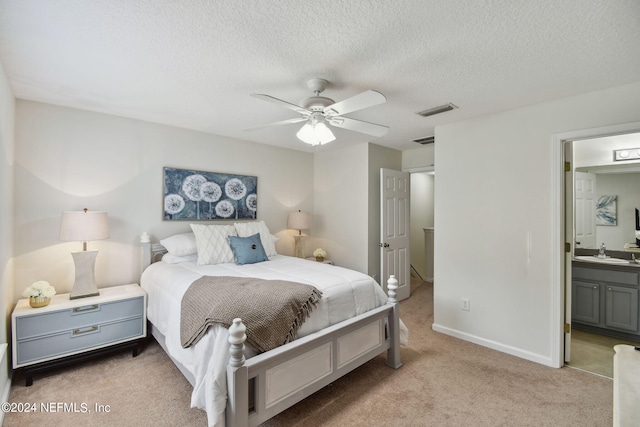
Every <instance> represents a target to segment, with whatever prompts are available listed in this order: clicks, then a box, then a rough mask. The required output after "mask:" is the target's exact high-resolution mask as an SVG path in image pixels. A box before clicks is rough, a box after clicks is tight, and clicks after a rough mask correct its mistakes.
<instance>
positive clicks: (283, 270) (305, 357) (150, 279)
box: [140, 221, 404, 426]
mask: <svg viewBox="0 0 640 427" xmlns="http://www.w3.org/2000/svg"><path fill="white" fill-rule="evenodd" d="M247 224H248V225H247ZM247 224H244V225H243V224H240V225H238V224H236V226H238V227H237V228H235V230H236V231H239V232H238V233H237V234H238V235H239V236H242V235H247V234H251V233H253V232H255V231H258V233H254V234H253V235H252V236H251V237H253V238H255V237H256V235H258V236H259V238H260V242H262V243H264V247H265V250H266V251H265V255H269V256H268V257H266V260H265V261H263V262H253V263H245V264H241V265H239V264H237V263H236V262H237V260H238V259H239V258H237V259H236V257H235V255H236V253H235V252H233V251H232V252H233V259H232V262H229V258H228V254H227V255H225V256H226V258H225V256H223V257H222V258H220V257H219V256H218V255H215V256H214V258H216V257H217V259H216V260H217V261H227V262H214V263H207V261H211V259H209V260H207V259H204V260H203V259H202V258H203V254H205V252H206V248H204V247H203V246H202V245H196V246H197V250H196V254H188V255H186V256H185V255H184V254H182V253H180V254H179V255H176V254H177V253H178V252H179V251H176V250H175V249H176V248H173V249H171V248H169V249H171V250H168V249H167V246H169V247H171V246H172V244H169V243H170V242H169V241H168V240H167V239H164V240H162V241H161V244H151V243H149V242H143V243H142V250H143V256H142V266H143V273H142V277H141V282H140V283H141V286H142V288H143V289H144V290H145V291H146V292H147V294H148V298H147V301H148V306H147V314H148V319H149V322H150V323H151V328H150V329H151V333H152V335H153V336H154V338H155V339H156V340H157V341H158V343H160V345H161V346H162V347H163V349H164V350H165V352H166V353H167V354H168V355H169V356H170V358H171V359H172V360H173V362H174V363H175V364H176V366H177V367H178V368H179V369H180V371H181V372H182V373H183V375H184V376H185V377H186V378H187V379H188V380H189V382H190V383H191V385H192V386H193V388H194V389H193V393H192V396H191V406H192V407H198V408H201V409H204V410H205V411H206V413H207V418H208V424H209V425H211V426H223V425H226V426H256V425H258V424H260V423H262V422H264V421H266V420H268V419H269V418H272V417H273V416H275V415H276V414H278V413H280V412H282V411H283V410H285V409H287V408H289V407H291V406H293V405H294V404H295V403H297V402H299V401H300V400H302V399H304V398H305V397H307V396H309V395H311V394H312V393H314V392H316V391H318V390H319V389H321V388H322V387H324V386H326V385H328V384H330V383H331V382H333V381H335V380H336V379H338V378H340V377H341V376H343V375H345V374H346V373H348V372H350V371H352V370H353V369H355V368H356V367H358V366H360V365H362V364H363V363H365V362H367V361H369V360H371V359H372V358H374V357H375V356H377V355H378V354H381V353H384V352H386V353H387V362H386V363H387V365H389V366H391V367H392V368H394V369H397V368H399V367H400V366H401V365H402V364H401V362H400V329H401V321H400V319H399V310H398V303H397V301H396V300H395V289H397V281H396V280H395V279H394V278H393V276H391V278H390V280H389V281H388V289H389V295H388V296H387V295H385V294H384V292H383V291H382V288H381V287H380V285H378V284H377V283H376V282H375V281H374V280H373V279H372V278H370V277H369V276H367V275H365V274H362V273H359V272H356V271H353V270H349V269H346V268H341V267H337V266H332V265H328V264H324V263H319V262H315V261H309V260H305V259H300V258H294V257H289V256H284V255H279V254H277V253H276V252H275V245H272V243H273V241H272V238H273V236H271V234H270V233H269V232H268V229H267V228H266V225H264V223H263V222H261V221H258V222H252V223H247ZM202 227H206V228H207V230H215V233H213V234H214V235H211V234H208V235H205V237H202V233H198V230H197V228H194V236H195V237H197V242H198V243H201V242H202V241H203V240H205V239H207V240H208V241H209V243H210V242H211V241H212V240H215V241H217V242H218V243H220V236H221V235H222V236H224V235H225V233H232V232H233V230H232V228H230V227H234V226H215V225H206V226H205V225H203V226H202ZM243 227H245V229H243ZM247 227H248V228H247ZM200 230H202V229H200ZM230 230H232V231H230ZM216 233H217V234H216ZM188 235H189V233H183V235H181V238H183V239H184V238H187V237H185V236H188ZM172 237H173V236H172ZM245 237H246V238H249V237H250V236H245ZM189 238H190V236H189ZM162 243H164V244H166V245H163V244H162ZM219 246H222V247H223V249H224V250H226V248H224V243H221V244H220V245H219ZM254 246H255V245H254ZM192 249H193V248H191V249H190V250H192ZM219 250H220V248H218V251H219ZM172 251H173V252H172ZM214 251H215V250H214ZM205 255H206V254H205ZM203 276H208V277H216V278H225V277H234V278H235V277H238V278H240V277H247V278H249V277H250V278H258V279H260V280H273V279H278V280H288V281H292V282H298V283H303V284H308V285H312V286H314V287H316V288H318V289H319V290H320V291H321V292H322V300H320V302H319V303H318V304H317V306H316V307H315V309H313V311H312V312H311V314H310V316H309V317H308V319H307V320H306V321H305V322H304V323H303V324H302V325H301V326H300V328H299V329H298V331H297V339H295V340H294V341H291V342H288V343H287V344H284V345H282V346H279V347H277V348H274V349H272V350H269V351H266V352H262V353H259V352H258V351H257V350H256V349H255V348H253V347H252V346H251V345H248V344H247V342H245V341H246V334H245V325H244V324H243V322H242V320H241V317H242V316H240V317H239V318H236V319H234V320H233V324H232V325H231V326H230V327H229V328H228V329H227V328H225V327H222V326H219V325H213V326H211V327H209V328H208V329H207V332H206V334H204V336H203V337H202V338H201V339H200V341H198V342H197V344H195V345H193V346H191V347H188V348H184V347H183V346H182V343H181V339H180V321H181V320H180V310H181V300H182V297H183V296H184V295H185V293H186V292H187V289H189V287H190V286H191V284H192V283H194V281H196V280H197V279H199V278H201V277H203ZM402 328H404V325H402Z"/></svg>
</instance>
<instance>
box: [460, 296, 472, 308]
mask: <svg viewBox="0 0 640 427" xmlns="http://www.w3.org/2000/svg"><path fill="white" fill-rule="evenodd" d="M460 309H461V310H466V311H469V310H471V300H470V299H469V298H462V306H461V307H460Z"/></svg>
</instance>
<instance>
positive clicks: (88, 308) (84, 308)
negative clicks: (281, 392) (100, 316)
mask: <svg viewBox="0 0 640 427" xmlns="http://www.w3.org/2000/svg"><path fill="white" fill-rule="evenodd" d="M97 308H98V304H93V305H87V306H86V307H76V308H74V309H73V312H74V313H82V312H83V311H89V310H96V309H97Z"/></svg>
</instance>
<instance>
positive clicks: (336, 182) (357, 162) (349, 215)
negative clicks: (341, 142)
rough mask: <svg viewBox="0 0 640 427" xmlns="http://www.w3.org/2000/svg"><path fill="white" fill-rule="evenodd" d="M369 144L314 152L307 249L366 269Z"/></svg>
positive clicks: (336, 260) (337, 262) (351, 265)
mask: <svg viewBox="0 0 640 427" xmlns="http://www.w3.org/2000/svg"><path fill="white" fill-rule="evenodd" d="M367 159H368V144H357V145H353V146H346V147H344V148H338V149H333V150H330V151H318V152H316V153H315V155H314V160H313V169H314V215H313V218H312V221H313V233H311V234H312V239H310V242H309V241H308V244H307V252H309V253H311V252H313V250H314V249H315V248H317V247H321V248H323V249H324V250H325V251H327V258H329V259H331V260H333V262H334V263H335V264H336V265H339V266H341V267H347V268H351V269H354V270H357V271H361V272H364V273H366V272H367V269H368V252H367V239H368V228H367V227H368V221H367V218H368V215H369V214H368V210H367V208H368V194H369V175H368V161H367Z"/></svg>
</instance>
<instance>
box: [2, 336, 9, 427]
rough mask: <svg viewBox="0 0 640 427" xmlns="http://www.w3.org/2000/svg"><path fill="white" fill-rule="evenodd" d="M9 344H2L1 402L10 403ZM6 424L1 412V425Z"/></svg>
mask: <svg viewBox="0 0 640 427" xmlns="http://www.w3.org/2000/svg"><path fill="white" fill-rule="evenodd" d="M8 348H9V346H8V344H7V343H3V344H0V391H2V400H0V402H8V401H9V392H10V391H11V379H10V378H9V372H8V370H9V361H8V360H7V349H8ZM3 422H4V412H2V411H0V425H2V423H3Z"/></svg>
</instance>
